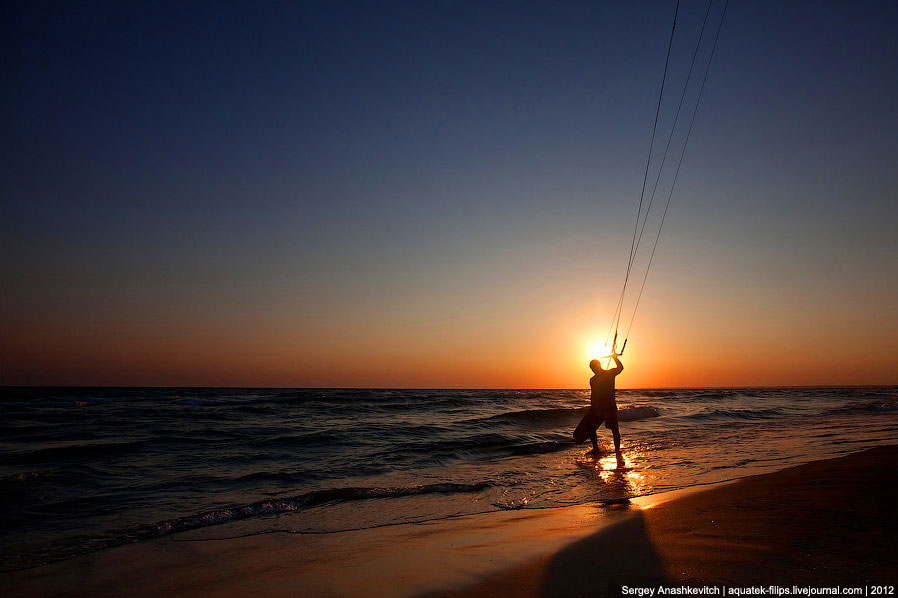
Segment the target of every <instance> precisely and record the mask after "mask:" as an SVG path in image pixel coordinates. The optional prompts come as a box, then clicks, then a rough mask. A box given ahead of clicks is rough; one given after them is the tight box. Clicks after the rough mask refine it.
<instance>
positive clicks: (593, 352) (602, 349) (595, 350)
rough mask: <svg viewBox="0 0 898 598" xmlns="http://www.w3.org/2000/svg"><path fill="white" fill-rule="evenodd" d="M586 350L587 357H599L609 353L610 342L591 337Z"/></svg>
mask: <svg viewBox="0 0 898 598" xmlns="http://www.w3.org/2000/svg"><path fill="white" fill-rule="evenodd" d="M588 350H589V355H588V356H587V357H588V358H589V359H601V358H603V357H607V356H608V355H610V354H611V343H609V342H607V341H604V340H601V339H593V340H592V341H591V342H590V344H589V349H588Z"/></svg>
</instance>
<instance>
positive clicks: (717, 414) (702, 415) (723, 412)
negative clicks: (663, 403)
mask: <svg viewBox="0 0 898 598" xmlns="http://www.w3.org/2000/svg"><path fill="white" fill-rule="evenodd" d="M786 415H789V414H788V412H786V410H784V409H780V408H777V407H769V408H766V409H703V410H701V411H699V412H698V413H693V414H691V415H686V416H683V417H684V418H685V419H696V420H718V419H729V420H733V419H737V420H752V419H776V418H780V417H784V416H786Z"/></svg>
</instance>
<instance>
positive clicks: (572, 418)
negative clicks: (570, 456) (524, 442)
mask: <svg viewBox="0 0 898 598" xmlns="http://www.w3.org/2000/svg"><path fill="white" fill-rule="evenodd" d="M588 410H589V407H572V408H563V407H558V408H550V409H525V410H522V411H510V412H508V413H500V414H498V415H492V416H489V417H485V418H481V419H479V420H473V421H478V422H483V423H487V422H488V423H493V422H507V423H515V424H525V425H527V424H545V425H559V424H570V423H571V422H574V423H576V421H577V418H580V417H583V416H584V415H586V412H587V411H588ZM617 414H618V419H619V420H620V421H623V422H632V421H639V420H642V419H649V418H652V417H658V416H659V415H660V413H658V410H657V409H655V408H654V407H652V406H651V405H630V406H627V407H620V408H618V410H617Z"/></svg>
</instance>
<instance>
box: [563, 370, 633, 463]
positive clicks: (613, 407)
mask: <svg viewBox="0 0 898 598" xmlns="http://www.w3.org/2000/svg"><path fill="white" fill-rule="evenodd" d="M612 357H613V358H614V363H615V364H617V367H616V368H614V369H608V370H605V369H602V364H601V363H600V362H599V360H598V359H593V360H592V361H590V362H589V367H590V369H591V370H592V371H593V372H594V373H595V375H594V376H593V377H592V378H590V379H589V388H590V391H591V392H590V397H589V400H590V403H591V404H592V406H591V407H590V408H589V412H588V413H587V414H586V416H585V417H584V418H583V421H581V422H580V425H579V426H577V430H576V431H574V439H575V440H576V441H577V442H583V440H585V439H586V435H587V434H588V436H589V438H591V439H592V450H593V451H594V452H596V453H598V452H599V439H598V437H597V436H596V431H597V430H598V428H599V426H601V425H602V422H605V427H606V428H608V429H609V430H611V434H612V435H613V436H614V452H615V453H616V454H617V459H618V461H621V460H622V455H621V452H620V430H619V429H618V425H617V402H616V401H615V400H614V378H615V377H616V376H617V375H618V374H620V373H621V372H622V371H624V366H623V364H622V363H621V362H620V359H618V356H617V354H614V355H612Z"/></svg>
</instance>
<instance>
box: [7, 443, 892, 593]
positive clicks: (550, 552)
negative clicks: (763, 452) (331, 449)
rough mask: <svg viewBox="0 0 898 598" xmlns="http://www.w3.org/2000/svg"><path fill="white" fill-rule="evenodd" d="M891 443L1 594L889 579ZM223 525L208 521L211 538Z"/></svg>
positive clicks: (50, 573)
mask: <svg viewBox="0 0 898 598" xmlns="http://www.w3.org/2000/svg"><path fill="white" fill-rule="evenodd" d="M896 496H898V447H881V448H877V449H872V450H870V451H865V452H862V453H855V454H852V455H848V456H846V457H842V458H839V459H830V460H824V461H816V462H813V463H808V464H806V465H801V466H798V467H793V468H790V469H786V470H783V471H779V472H775V473H770V474H764V475H759V476H753V477H749V478H745V479H742V480H739V481H736V482H734V483H727V484H722V485H717V486H713V487H710V488H707V489H701V488H698V489H690V490H689V491H685V492H675V493H668V494H667V495H656V496H652V497H645V498H642V499H637V500H634V501H631V502H630V504H629V505H615V506H601V505H586V506H577V507H564V508H552V509H534V510H521V511H510V512H495V513H486V514H482V515H469V516H464V517H457V518H450V519H444V520H441V521H432V522H428V523H420V524H404V525H397V526H390V527H382V528H376V529H369V530H362V531H357V532H342V533H336V534H325V535H317V536H316V535H296V534H286V533H278V534H264V535H254V536H248V537H243V538H232V539H219V540H208V539H205V540H201V538H208V537H209V534H208V533H207V534H206V535H205V536H201V535H194V536H191V535H190V534H181V535H178V536H175V537H170V538H163V539H159V540H153V541H149V542H142V543H139V544H134V545H130V546H123V547H120V548H115V549H111V550H106V551H101V552H97V553H93V554H90V555H85V556H82V557H78V558H75V559H70V560H67V561H63V562H59V563H54V564H51V565H47V566H44V567H39V568H35V569H30V570H26V571H18V572H13V573H6V574H3V575H2V576H0V592H2V594H3V595H4V596H134V597H140V596H168V595H173V596H345V597H356V596H358V597H362V596H364V597H371V596H388V597H400V596H429V597H434V598H436V597H450V596H458V597H461V596H466V597H467V596H471V597H473V596H496V597H499V596H502V597H517V596H540V597H555V596H559V597H560V596H601V595H606V594H607V592H608V587H609V584H619V585H631V586H633V585H640V584H652V583H659V582H665V583H673V584H687V585H702V584H705V583H714V584H727V585H731V586H749V585H765V586H767V585H779V586H787V587H788V586H791V585H792V584H797V585H812V586H815V587H821V586H834V585H839V586H848V585H859V586H864V585H870V584H888V585H898V564H896V562H898V559H896V558H895V557H894V551H895V547H896V546H898V508H896ZM238 531H239V528H238V527H229V526H221V527H220V528H216V529H215V532H214V534H213V535H214V536H215V537H219V538H221V537H225V536H228V535H229V534H233V535H236V533H237V532H238Z"/></svg>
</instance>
